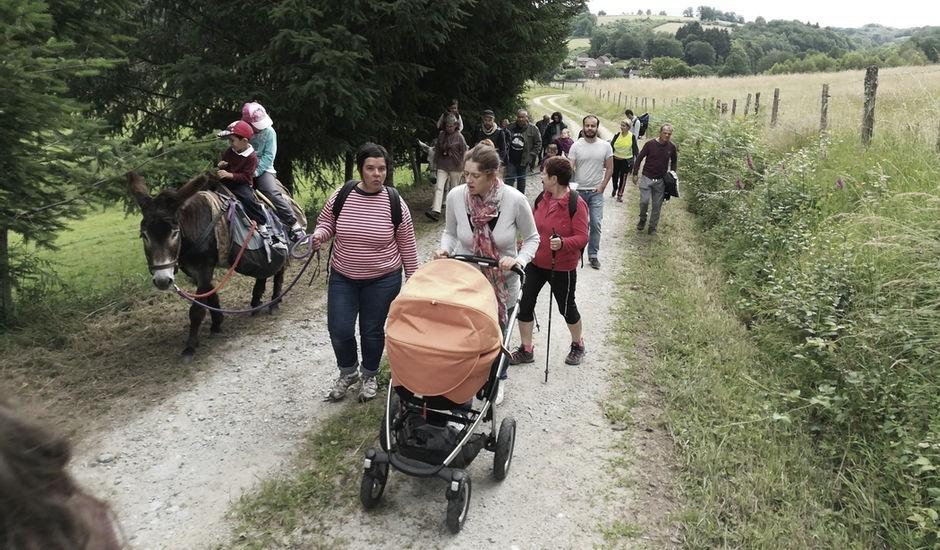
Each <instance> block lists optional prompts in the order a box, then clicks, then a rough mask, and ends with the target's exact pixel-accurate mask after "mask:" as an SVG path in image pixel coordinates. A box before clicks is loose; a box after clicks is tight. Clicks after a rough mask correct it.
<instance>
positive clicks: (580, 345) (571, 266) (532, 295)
mask: <svg viewBox="0 0 940 550" xmlns="http://www.w3.org/2000/svg"><path fill="white" fill-rule="evenodd" d="M572 173H573V172H572V168H571V163H570V162H568V159H566V158H564V157H552V158H549V159H546V161H545V166H543V167H542V190H543V191H542V193H543V194H542V198H541V200H538V201H536V203H535V208H534V210H533V214H534V215H535V227H536V228H537V230H538V233H539V238H540V241H539V247H538V250H537V251H536V253H535V259H533V260H532V261H531V262H529V264H528V265H527V266H526V268H525V284H523V286H522V299H521V300H519V315H518V317H517V318H518V321H519V337H520V339H521V340H522V344H521V345H520V346H519V348H518V349H517V350H516V351H514V352H512V355H511V357H510V359H509V363H510V364H511V365H518V364H520V363H532V362H534V361H535V355H534V352H533V349H534V347H533V344H532V325H533V321H534V319H535V318H534V314H535V302H536V300H537V299H538V295H539V292H541V290H542V287H543V286H544V285H545V283H549V285H551V288H552V294H553V295H554V296H555V299H556V300H557V302H558V311H559V312H560V313H561V314H562V315H564V317H565V322H566V323H567V324H568V332H570V333H571V351H570V352H569V353H568V357H566V358H565V363H567V364H569V365H578V364H580V363H581V359H582V358H583V357H584V339H583V338H582V337H581V314H580V313H579V312H578V306H577V304H575V296H574V291H575V287H576V286H577V282H578V260H579V259H580V258H581V251H582V250H584V247H585V246H587V244H588V234H589V233H588V206H587V203H586V202H584V199H582V198H581V197H580V195H578V193H576V192H575V193H572V192H571V191H570V190H569V188H568V183H569V182H570V181H571V176H572ZM570 200H576V201H578V203H577V209H576V210H575V214H574V216H572V215H571V211H570V210H569V201H570Z"/></svg>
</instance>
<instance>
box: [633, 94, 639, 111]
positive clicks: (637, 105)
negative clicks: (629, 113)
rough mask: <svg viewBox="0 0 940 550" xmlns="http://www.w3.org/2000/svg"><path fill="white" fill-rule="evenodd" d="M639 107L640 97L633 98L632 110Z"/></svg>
mask: <svg viewBox="0 0 940 550" xmlns="http://www.w3.org/2000/svg"><path fill="white" fill-rule="evenodd" d="M639 106H640V96H633V108H634V109H636V108H637V107H639Z"/></svg>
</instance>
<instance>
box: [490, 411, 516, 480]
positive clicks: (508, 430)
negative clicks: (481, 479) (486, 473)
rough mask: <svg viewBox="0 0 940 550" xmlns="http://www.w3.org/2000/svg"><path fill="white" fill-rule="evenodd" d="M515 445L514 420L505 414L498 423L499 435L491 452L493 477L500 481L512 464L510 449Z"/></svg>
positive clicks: (504, 477)
mask: <svg viewBox="0 0 940 550" xmlns="http://www.w3.org/2000/svg"><path fill="white" fill-rule="evenodd" d="M515 446H516V420H515V419H514V418H513V417H511V416H507V417H506V418H504V419H503V421H502V422H500V424H499V436H498V437H497V438H496V452H495V453H494V454H493V477H495V478H496V479H498V480H499V481H502V480H504V479H506V474H508V473H509V466H510V465H511V464H512V451H513V448H515Z"/></svg>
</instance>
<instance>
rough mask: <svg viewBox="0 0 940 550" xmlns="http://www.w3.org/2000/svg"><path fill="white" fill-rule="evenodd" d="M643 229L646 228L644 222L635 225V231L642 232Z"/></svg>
mask: <svg viewBox="0 0 940 550" xmlns="http://www.w3.org/2000/svg"><path fill="white" fill-rule="evenodd" d="M644 227H646V222H640V223H638V224H636V230H637V231H643V228H644Z"/></svg>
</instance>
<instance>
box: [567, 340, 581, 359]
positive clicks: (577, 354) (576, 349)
mask: <svg viewBox="0 0 940 550" xmlns="http://www.w3.org/2000/svg"><path fill="white" fill-rule="evenodd" d="M583 358H584V346H583V345H581V344H577V343H575V342H572V343H571V351H569V352H568V357H565V364H566V365H580V364H581V359H583Z"/></svg>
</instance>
